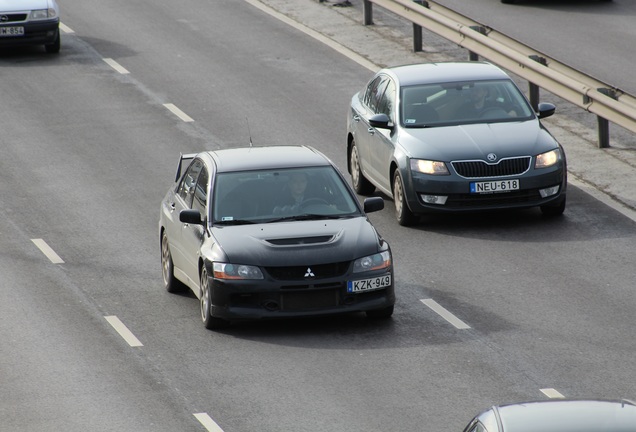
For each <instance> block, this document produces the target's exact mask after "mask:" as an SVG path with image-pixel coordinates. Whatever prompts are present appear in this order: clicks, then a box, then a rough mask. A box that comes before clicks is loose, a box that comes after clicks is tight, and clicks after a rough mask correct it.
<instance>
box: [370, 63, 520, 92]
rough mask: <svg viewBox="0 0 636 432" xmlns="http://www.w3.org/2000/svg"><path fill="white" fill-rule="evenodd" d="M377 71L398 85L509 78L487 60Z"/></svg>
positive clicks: (420, 65) (421, 64) (408, 66)
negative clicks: (389, 77) (391, 78)
mask: <svg viewBox="0 0 636 432" xmlns="http://www.w3.org/2000/svg"><path fill="white" fill-rule="evenodd" d="M378 73H386V74H388V75H392V76H393V77H394V78H395V79H397V81H398V82H399V83H400V86H411V85H416V84H431V83H440V82H458V81H476V80H492V79H510V77H509V76H508V74H506V73H505V72H504V71H503V70H501V69H500V68H498V67H497V66H495V65H493V64H491V63H488V62H477V61H474V62H471V61H466V62H439V63H418V64H410V65H402V66H394V67H390V68H385V69H382V70H381V71H379V72H378Z"/></svg>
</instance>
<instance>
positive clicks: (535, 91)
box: [528, 55, 548, 112]
mask: <svg viewBox="0 0 636 432" xmlns="http://www.w3.org/2000/svg"><path fill="white" fill-rule="evenodd" d="M530 59H531V60H534V61H536V62H537V63H539V64H542V65H544V66H545V65H547V64H548V62H547V61H546V59H545V57H541V56H538V55H531V56H530ZM528 94H529V98H530V105H532V109H533V110H534V112H537V111H539V101H540V96H539V86H538V85H536V84H534V83H531V82H529V83H528Z"/></svg>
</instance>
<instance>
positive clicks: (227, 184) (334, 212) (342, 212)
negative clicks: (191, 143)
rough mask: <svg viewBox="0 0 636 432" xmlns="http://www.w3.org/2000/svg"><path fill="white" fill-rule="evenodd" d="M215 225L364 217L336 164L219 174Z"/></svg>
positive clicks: (213, 211)
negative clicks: (334, 166)
mask: <svg viewBox="0 0 636 432" xmlns="http://www.w3.org/2000/svg"><path fill="white" fill-rule="evenodd" d="M212 196H213V202H212V215H213V223H214V224H216V225H237V224H245V223H268V222H278V221H293V220H307V219H325V218H336V217H346V216H354V215H360V214H361V212H360V209H359V205H358V204H357V198H356V197H355V196H354V195H352V193H351V192H350V190H349V188H348V187H347V185H346V184H345V183H344V180H343V179H342V177H341V176H340V175H339V174H338V173H337V172H336V171H335V169H334V168H333V167H332V166H320V167H307V168H294V169H282V170H281V169H277V170H258V171H239V172H229V173H218V174H217V176H216V179H215V181H214V191H213V194H212Z"/></svg>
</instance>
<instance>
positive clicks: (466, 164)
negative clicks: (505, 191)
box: [451, 156, 532, 178]
mask: <svg viewBox="0 0 636 432" xmlns="http://www.w3.org/2000/svg"><path fill="white" fill-rule="evenodd" d="M531 159H532V158H531V157H530V156H524V157H520V158H513V159H502V160H500V161H499V162H498V163H496V164H489V163H486V162H484V161H456V162H451V164H452V165H453V168H454V169H455V172H457V174H458V175H460V176H462V177H466V178H484V177H504V176H511V175H520V174H523V173H524V172H526V171H528V169H530V161H531Z"/></svg>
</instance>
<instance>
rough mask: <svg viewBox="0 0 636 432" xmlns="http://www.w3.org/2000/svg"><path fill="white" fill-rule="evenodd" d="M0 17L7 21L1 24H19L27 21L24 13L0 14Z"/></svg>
mask: <svg viewBox="0 0 636 432" xmlns="http://www.w3.org/2000/svg"><path fill="white" fill-rule="evenodd" d="M0 16H6V17H7V20H6V21H2V23H3V24H5V23H11V22H19V21H25V20H26V19H27V14H25V13H15V14H4V15H3V14H0Z"/></svg>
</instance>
